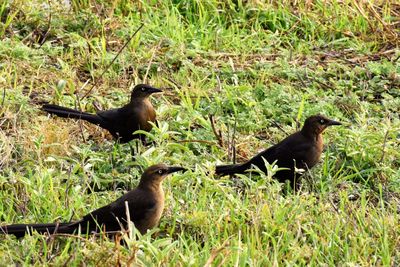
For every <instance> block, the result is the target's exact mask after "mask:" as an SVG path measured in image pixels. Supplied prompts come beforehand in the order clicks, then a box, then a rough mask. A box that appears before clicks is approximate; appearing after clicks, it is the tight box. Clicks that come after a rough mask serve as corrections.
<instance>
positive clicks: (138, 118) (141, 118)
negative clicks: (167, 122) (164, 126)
mask: <svg viewBox="0 0 400 267" xmlns="http://www.w3.org/2000/svg"><path fill="white" fill-rule="evenodd" d="M159 92H162V91H161V90H160V89H157V88H154V87H151V86H149V85H146V84H138V85H136V86H135V87H134V88H133V90H132V93H131V100H130V102H129V103H128V104H126V105H125V106H123V107H121V108H116V109H111V110H104V111H99V112H97V113H96V114H91V113H87V112H81V111H79V110H75V109H71V108H66V107H61V106H58V105H52V104H45V105H43V107H42V109H43V110H44V111H47V112H48V113H50V114H55V115H57V116H59V117H63V118H74V119H81V120H85V121H88V122H90V123H93V124H96V125H98V126H100V127H101V128H104V129H106V130H108V131H109V132H110V133H111V134H112V136H113V137H114V138H115V139H117V140H118V141H119V142H120V143H127V142H129V141H131V140H132V139H140V140H142V141H143V142H144V141H145V136H144V135H141V134H135V135H134V134H133V133H134V132H135V131H137V130H143V131H146V132H149V131H150V130H151V129H152V125H151V124H150V123H149V122H154V123H157V122H156V112H155V110H154V107H153V105H152V104H151V102H150V100H149V96H150V95H151V94H153V93H159Z"/></svg>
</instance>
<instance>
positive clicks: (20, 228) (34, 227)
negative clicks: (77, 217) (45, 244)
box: [0, 223, 77, 238]
mask: <svg viewBox="0 0 400 267" xmlns="http://www.w3.org/2000/svg"><path fill="white" fill-rule="evenodd" d="M72 225H73V224H71V223H41V224H12V225H4V226H0V234H12V235H15V236H16V237H18V238H19V237H23V236H25V235H27V234H31V233H32V232H33V231H36V232H38V233H39V234H44V233H49V234H55V233H73V232H74V231H75V230H76V228H77V227H71V226H72Z"/></svg>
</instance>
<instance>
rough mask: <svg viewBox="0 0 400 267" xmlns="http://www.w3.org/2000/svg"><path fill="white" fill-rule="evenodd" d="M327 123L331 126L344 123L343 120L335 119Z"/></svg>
mask: <svg viewBox="0 0 400 267" xmlns="http://www.w3.org/2000/svg"><path fill="white" fill-rule="evenodd" d="M327 124H328V126H331V125H342V123H341V122H338V121H334V120H329V122H328V123H327Z"/></svg>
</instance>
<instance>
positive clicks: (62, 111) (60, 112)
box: [42, 104, 103, 125]
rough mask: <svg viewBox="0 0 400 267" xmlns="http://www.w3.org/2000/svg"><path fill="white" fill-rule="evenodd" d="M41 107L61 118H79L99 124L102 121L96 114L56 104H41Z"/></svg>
mask: <svg viewBox="0 0 400 267" xmlns="http://www.w3.org/2000/svg"><path fill="white" fill-rule="evenodd" d="M42 109H43V110H44V111H47V112H48V113H50V114H54V115H57V116H59V117H62V118H73V119H80V120H85V121H88V122H90V123H93V124H97V125H101V124H102V122H103V120H102V119H101V118H100V117H99V116H97V115H96V114H90V113H87V112H81V111H79V110H75V109H72V108H66V107H61V106H58V105H52V104H45V105H43V106H42Z"/></svg>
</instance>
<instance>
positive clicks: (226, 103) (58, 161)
mask: <svg viewBox="0 0 400 267" xmlns="http://www.w3.org/2000/svg"><path fill="white" fill-rule="evenodd" d="M141 23H144V27H143V28H142V29H141V30H140V31H139V32H138V34H137V35H136V36H135V37H134V38H133V40H132V41H131V42H130V43H129V44H128V46H127V47H126V48H125V49H124V50H123V51H122V53H121V54H120V55H119V56H118V57H117V59H116V61H115V62H114V63H113V64H112V65H111V67H110V68H108V69H106V68H107V66H108V64H109V63H110V62H111V61H112V59H113V58H114V57H115V56H116V54H117V52H118V51H119V50H120V48H121V47H122V46H123V45H124V44H125V43H126V41H127V40H128V38H129V37H130V36H132V34H133V33H134V31H135V30H136V29H137V28H138V27H139V25H140V24H141ZM399 25H400V5H399V4H398V3H397V2H396V1H369V2H362V3H358V2H357V1H319V0H318V1H294V2H293V1H284V0H279V1H272V2H271V1H270V2H268V3H264V2H262V1H231V0H226V1H214V0H210V1H193V0H184V1H175V0H173V1H126V0H115V1H102V0H91V1H89V0H79V1H78V0H70V1H41V0H29V1H22V0H15V1H3V2H2V3H1V4H0V85H1V86H0V91H1V92H0V104H1V109H0V186H1V189H2V190H1V191H0V199H1V201H0V203H1V204H0V217H1V224H6V223H32V222H54V221H69V220H70V219H71V218H72V219H76V218H79V217H80V216H81V215H83V214H86V213H88V212H89V211H91V210H93V209H95V208H97V207H100V206H103V205H105V204H107V203H109V202H111V201H113V200H114V199H116V198H117V197H118V196H120V195H121V194H122V192H121V190H114V191H111V190H109V191H104V192H96V193H90V190H89V189H90V187H91V186H92V185H93V184H96V185H99V186H109V185H110V184H111V186H112V185H114V184H115V185H116V184H124V185H125V186H126V188H132V187H133V186H135V185H136V184H137V182H138V179H139V177H140V173H141V172H142V170H143V168H145V167H147V166H149V165H151V164H154V163H159V162H165V163H169V164H174V165H183V166H185V167H190V168H192V167H194V168H192V171H190V172H186V173H185V174H182V175H177V176H174V177H171V179H169V180H167V181H166V182H165V186H164V187H165V190H166V208H165V210H164V216H163V217H162V219H161V224H160V225H159V227H158V228H157V229H154V230H152V231H151V232H148V233H147V234H145V235H144V236H142V237H141V238H133V237H129V236H128V235H124V236H122V237H121V238H123V239H124V241H125V244H126V245H125V246H120V245H119V242H118V240H117V242H114V241H113V240H109V239H106V238H102V237H90V236H88V237H86V236H69V237H58V236H40V235H37V234H34V235H33V236H28V237H25V238H24V239H20V240H17V239H15V238H14V237H11V236H1V237H0V238H1V240H2V242H1V244H0V262H1V263H2V265H20V264H25V265H30V264H37V265H67V264H72V265H81V264H88V265H112V264H123V265H132V264H137V265H145V266H151V265H171V266H186V265H194V266H198V265H207V266H211V265H226V266H232V265H235V266H239V265H240V266H245V265H260V266H264V265H267V266H269V265H278V264H288V265H308V264H310V265H320V264H327V265H344V264H348V265H362V266H368V265H384V266H395V265H399V264H400V254H399V251H400V249H399V248H400V240H399V238H398V236H399V235H400V224H399V223H398V222H399V209H400V190H399V188H400V149H399V144H400V135H399V132H400V118H399V112H400V63H399V57H400V50H399V40H400V38H399V35H400V30H399ZM105 70H106V71H105ZM104 71H105V73H104V75H102V73H103V72H104ZM95 82H97V85H96V87H95V88H94V89H93V90H92V91H91V92H90V94H88V96H87V97H83V96H84V95H85V93H87V92H88V90H89V88H90V87H91V86H92V85H93V84H94V83H95ZM137 83H149V84H151V85H153V86H156V87H161V88H166V89H165V93H164V94H163V95H161V96H155V97H153V102H154V105H155V106H156V107H157V112H158V120H159V126H158V127H155V128H154V129H153V130H152V132H151V133H150V134H149V135H148V138H149V140H154V141H155V143H156V145H155V146H143V145H141V144H138V148H139V153H138V154H137V156H135V160H133V159H132V155H131V151H130V148H129V146H124V145H119V146H118V145H115V144H114V142H113V141H112V140H111V138H110V136H108V135H107V133H105V132H104V131H102V130H101V129H97V127H95V126H92V125H89V124H85V123H83V124H81V123H72V122H71V121H66V120H63V119H58V118H49V117H48V116H47V115H46V114H44V113H43V112H42V111H40V109H39V108H40V105H41V104H42V103H46V102H51V103H56V104H60V105H64V106H69V107H75V106H78V105H79V106H80V107H81V108H82V109H84V110H87V111H94V110H95V106H98V107H100V108H101V109H108V108H113V107H117V106H121V104H123V103H126V101H127V99H128V97H129V91H130V88H131V87H132V86H133V85H134V84H137ZM316 113H322V114H325V115H327V116H329V117H332V118H335V119H338V120H340V121H343V122H345V124H346V126H345V127H340V128H335V129H329V130H328V131H327V133H326V134H325V143H326V147H325V152H324V155H323V158H322V160H321V163H320V164H319V165H318V166H317V167H315V168H313V169H312V170H311V171H310V173H308V174H307V175H305V177H304V179H303V183H302V189H301V190H300V191H299V192H297V193H293V194H292V193H288V194H283V191H285V189H284V187H285V185H281V184H279V183H277V182H275V181H274V180H271V179H270V178H268V177H267V176H265V175H261V176H254V175H240V176H239V177H238V178H236V179H231V178H229V177H223V178H218V179H216V177H214V176H213V168H214V166H215V164H216V163H222V162H229V161H230V160H232V153H231V147H232V144H233V143H234V145H235V148H236V159H237V161H244V160H245V159H248V158H250V157H251V156H252V155H254V154H256V153H257V152H258V151H260V150H262V149H265V148H267V147H268V146H270V145H272V144H274V143H276V142H278V141H279V140H282V139H283V138H284V137H285V136H287V134H290V133H292V132H294V131H295V130H296V129H297V128H298V126H299V124H301V123H302V122H303V121H304V119H305V118H306V117H307V116H309V115H312V114H316ZM210 115H212V117H213V121H214V126H213V125H212V123H211V121H210V119H209V116H210ZM213 127H214V128H216V129H213ZM214 130H216V131H217V132H218V131H221V133H222V135H221V136H219V135H217V136H216V135H215V134H214ZM218 138H219V140H218ZM83 140H85V141H83ZM232 140H234V142H232ZM200 141H202V142H200Z"/></svg>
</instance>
